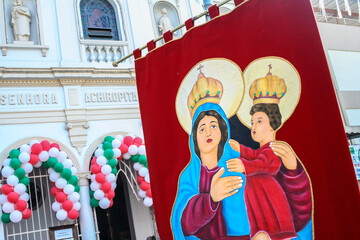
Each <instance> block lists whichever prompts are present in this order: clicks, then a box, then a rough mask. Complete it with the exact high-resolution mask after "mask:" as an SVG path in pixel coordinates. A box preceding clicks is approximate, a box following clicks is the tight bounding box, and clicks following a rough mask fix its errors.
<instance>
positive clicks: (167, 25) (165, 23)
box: [159, 8, 176, 35]
mask: <svg viewBox="0 0 360 240" xmlns="http://www.w3.org/2000/svg"><path fill="white" fill-rule="evenodd" d="M161 13H162V16H161V17H160V18H159V29H160V31H161V32H162V34H164V33H166V32H167V31H169V30H170V31H171V30H173V29H174V27H173V25H172V24H171V21H170V19H169V17H168V16H167V10H166V8H163V9H161ZM173 34H175V35H176V33H173Z"/></svg>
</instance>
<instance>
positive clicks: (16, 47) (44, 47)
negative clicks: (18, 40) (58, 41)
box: [0, 44, 49, 57]
mask: <svg viewBox="0 0 360 240" xmlns="http://www.w3.org/2000/svg"><path fill="white" fill-rule="evenodd" d="M0 48H1V50H2V55H3V56H6V55H7V51H8V50H10V49H11V50H19V49H26V50H41V54H42V56H43V57H46V54H47V51H48V50H49V46H47V45H30V44H29V45H26V44H1V45H0Z"/></svg>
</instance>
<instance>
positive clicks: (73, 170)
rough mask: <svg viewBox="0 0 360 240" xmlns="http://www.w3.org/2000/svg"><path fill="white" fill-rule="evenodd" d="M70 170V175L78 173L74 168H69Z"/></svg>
mask: <svg viewBox="0 0 360 240" xmlns="http://www.w3.org/2000/svg"><path fill="white" fill-rule="evenodd" d="M70 170H71V174H72V175H76V174H77V173H78V170H77V168H76V167H71V168H70Z"/></svg>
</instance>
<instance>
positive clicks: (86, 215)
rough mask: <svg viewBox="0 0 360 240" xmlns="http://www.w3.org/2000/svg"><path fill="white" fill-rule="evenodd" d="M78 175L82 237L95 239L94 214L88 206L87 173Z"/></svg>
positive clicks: (90, 239)
mask: <svg viewBox="0 0 360 240" xmlns="http://www.w3.org/2000/svg"><path fill="white" fill-rule="evenodd" d="M78 176H79V186H80V203H81V209H80V214H79V220H80V221H79V222H80V229H81V234H82V239H86V240H96V232H95V225H94V216H93V213H92V209H91V206H90V195H89V189H90V188H89V180H88V178H87V174H81V173H80V174H79V175H78Z"/></svg>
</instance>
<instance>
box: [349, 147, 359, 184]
mask: <svg viewBox="0 0 360 240" xmlns="http://www.w3.org/2000/svg"><path fill="white" fill-rule="evenodd" d="M350 153H351V158H352V160H353V164H354V168H355V174H356V179H357V180H360V145H350Z"/></svg>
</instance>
